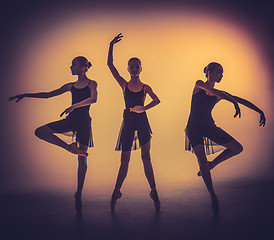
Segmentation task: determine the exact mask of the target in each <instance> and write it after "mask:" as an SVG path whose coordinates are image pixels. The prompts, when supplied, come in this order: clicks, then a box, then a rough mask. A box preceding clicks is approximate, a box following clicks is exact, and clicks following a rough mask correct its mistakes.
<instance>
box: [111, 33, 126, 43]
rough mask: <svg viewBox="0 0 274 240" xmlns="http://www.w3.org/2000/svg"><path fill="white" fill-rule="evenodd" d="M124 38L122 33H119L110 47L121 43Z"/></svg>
mask: <svg viewBox="0 0 274 240" xmlns="http://www.w3.org/2000/svg"><path fill="white" fill-rule="evenodd" d="M122 37H124V36H123V35H122V33H119V34H118V35H117V36H116V37H115V38H113V40H112V41H111V42H110V45H114V44H115V43H117V42H120V41H121V40H122Z"/></svg>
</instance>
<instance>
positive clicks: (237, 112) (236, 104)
mask: <svg viewBox="0 0 274 240" xmlns="http://www.w3.org/2000/svg"><path fill="white" fill-rule="evenodd" d="M234 107H235V110H236V113H235V115H234V117H237V116H238V115H239V118H240V117H241V110H240V107H239V105H238V103H234Z"/></svg>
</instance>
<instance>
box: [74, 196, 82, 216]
mask: <svg viewBox="0 0 274 240" xmlns="http://www.w3.org/2000/svg"><path fill="white" fill-rule="evenodd" d="M74 199H75V210H76V212H77V213H81V212H82V193H81V192H76V193H75V194H74Z"/></svg>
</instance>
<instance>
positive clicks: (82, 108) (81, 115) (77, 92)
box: [9, 56, 97, 210]
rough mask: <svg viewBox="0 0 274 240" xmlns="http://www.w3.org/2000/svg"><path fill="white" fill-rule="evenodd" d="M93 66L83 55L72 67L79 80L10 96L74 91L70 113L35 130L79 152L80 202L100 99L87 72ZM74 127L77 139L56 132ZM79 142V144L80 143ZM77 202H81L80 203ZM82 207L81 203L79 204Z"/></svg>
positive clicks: (22, 96)
mask: <svg viewBox="0 0 274 240" xmlns="http://www.w3.org/2000/svg"><path fill="white" fill-rule="evenodd" d="M90 67H91V63H90V62H89V61H88V60H87V59H86V58H85V57H82V56H79V57H76V58H74V59H73V61H72V65H71V67H70V69H71V73H72V75H77V76H78V80H77V81H76V82H70V83H67V84H65V85H63V86H62V87H60V88H58V89H56V90H53V91H51V92H41V93H25V94H20V95H16V96H14V97H11V98H10V99H9V100H13V99H17V101H16V102H19V101H20V100H22V99H23V98H25V97H31V98H51V97H54V96H58V95H61V94H63V93H65V92H69V91H70V92H71V94H72V105H71V106H70V107H68V108H67V109H66V110H65V111H64V112H62V113H61V116H62V115H63V114H68V116H67V117H66V118H65V119H63V120H60V121H56V122H51V123H48V124H46V125H44V126H41V127H39V128H37V129H36V130H35V135H36V136H37V137H38V138H40V139H42V140H45V141H46V142H49V143H52V144H54V145H57V146H59V147H62V148H64V149H65V150H67V151H69V152H71V153H73V154H76V155H78V164H79V165H78V184H77V191H76V193H75V200H76V203H77V202H78V203H80V201H81V196H82V189H83V185H84V181H85V175H86V171H87V155H88V154H87V150H88V146H90V147H92V146H93V141H92V132H91V118H90V116H89V108H90V104H92V103H95V102H96V101H97V83H96V82H95V81H93V80H90V79H89V78H88V77H87V76H86V72H87V71H88V69H89V68H90ZM69 131H73V132H74V133H75V134H76V143H72V144H67V143H66V142H64V141H63V140H61V139H60V138H59V137H57V136H56V135H54V133H64V132H69ZM77 143H78V146H77ZM76 205H77V204H76ZM77 206H78V209H77V210H80V209H79V208H81V206H79V205H77Z"/></svg>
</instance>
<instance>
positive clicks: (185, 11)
mask: <svg viewBox="0 0 274 240" xmlns="http://www.w3.org/2000/svg"><path fill="white" fill-rule="evenodd" d="M236 2H237V1H230V2H229V3H221V2H220V1H193V2H192V3H191V4H186V3H184V1H178V2H177V1H168V3H167V2H166V1H158V3H157V4H156V2H155V3H153V2H145V1H138V2H135V3H129V1H127V2H123V1H118V2H116V4H113V3H109V2H107V1H101V3H96V4H95V3H93V2H92V1H78V2H77V3H75V2H70V1H59V2H58V3H52V2H51V1H48V2H46V3H45V2H39V1H38V2H34V1H33V2H32V1H27V2H24V3H21V2H19V1H18V3H17V5H11V3H9V4H8V3H6V5H5V6H6V7H5V8H3V9H2V11H3V10H4V13H3V14H2V17H3V20H2V25H3V28H2V29H3V31H4V34H2V35H3V36H5V37H4V38H3V39H2V40H1V41H2V44H1V47H2V56H1V65H2V67H1V69H2V80H1V83H2V87H1V109H2V113H3V114H2V117H1V133H2V139H1V153H2V157H1V187H2V189H24V188H49V189H53V188H58V189H60V188H61V189H66V188H67V189H74V187H75V185H76V169H77V160H76V159H77V158H76V156H75V155H71V154H69V153H67V152H65V151H64V150H62V149H59V148H57V147H55V146H52V145H50V144H48V143H45V142H43V141H41V140H38V138H36V137H35V135H34V130H35V129H36V128H37V127H39V126H40V125H43V124H45V123H47V122H50V121H55V120H58V119H59V114H60V113H61V112H62V111H63V110H64V109H65V108H67V107H68V106H69V105H70V103H71V96H70V94H69V93H66V94H64V95H62V96H58V97H55V98H52V99H48V100H43V99H24V100H23V101H21V102H19V103H18V104H16V103H15V102H8V101H7V99H8V97H10V96H13V95H16V94H20V93H26V92H41V91H50V90H53V89H56V88H58V87H60V86H62V85H63V84H65V83H67V82H71V81H76V78H75V77H74V76H71V73H70V69H69V67H70V64H71V61H72V59H73V58H74V57H76V56H79V55H83V56H86V57H87V58H88V59H89V60H90V61H91V62H92V64H93V66H92V67H91V68H90V70H89V71H88V73H87V75H88V77H89V78H91V79H94V80H96V81H97V83H98V92H99V95H98V102H97V103H96V104H94V105H92V106H91V111H90V113H91V116H92V118H93V120H92V128H93V137H94V142H95V148H92V149H89V158H88V173H87V178H86V191H96V192H104V193H109V192H110V191H111V190H112V188H113V186H114V183H115V180H116V175H117V172H118V168H119V160H120V159H119V158H120V152H115V151H114V147H115V144H116V140H117V136H118V132H119V129H120V125H121V121H122V112H123V108H124V102H123V96H122V91H121V89H120V87H119V86H118V84H117V83H116V82H115V80H114V78H113V77H112V75H111V74H110V71H109V70H108V68H107V65H106V59H107V52H108V46H109V42H110V41H111V40H112V38H113V37H114V36H115V35H116V34H118V33H120V32H122V33H123V35H124V38H123V40H122V41H121V42H119V43H118V44H117V45H116V46H115V49H114V63H115V65H116V67H117V69H118V70H119V72H120V74H121V75H122V76H123V77H124V78H125V79H129V74H128V73H127V61H128V59H129V58H130V57H133V56H136V57H139V58H140V59H141V60H142V65H143V72H142V74H141V80H142V81H143V82H145V83H147V84H149V85H150V86H151V87H152V89H153V90H154V92H155V93H156V94H157V95H158V96H159V98H160V100H161V104H160V105H158V106H157V107H155V108H153V109H151V110H149V111H148V117H149V120H150V123H151V126H152V131H153V138H152V149H151V155H152V161H153V166H154V171H155V176H156V181H157V184H158V186H159V188H161V189H162V191H163V190H164V189H165V188H171V187H172V186H182V185H184V184H185V183H187V182H188V183H192V182H197V181H200V179H199V178H197V176H196V172H197V170H198V164H197V161H196V158H195V156H194V155H193V154H192V153H190V152H185V151H184V128H185V125H186V122H187V119H188V114H189V110H190V101H191V93H192V89H193V86H194V83H195V81H196V80H198V79H205V78H204V75H203V68H204V67H205V66H206V65H207V64H208V63H209V62H211V61H217V62H220V63H221V64H222V65H223V67H224V77H223V80H222V82H221V83H220V84H217V85H216V88H218V89H222V90H226V91H228V92H229V93H231V94H234V95H237V96H240V97H243V98H245V99H248V100H250V101H251V102H253V103H254V104H255V105H257V106H258V107H260V108H261V109H262V110H263V111H264V112H265V114H266V117H267V124H266V127H265V128H262V127H259V124H258V123H259V114H257V113H256V112H254V111H251V110H249V109H247V108H245V107H242V108H241V110H242V118H241V119H238V118H237V119H234V118H233V115H234V108H233V105H232V104H230V103H228V102H225V101H222V102H220V103H219V104H218V105H217V106H216V107H215V109H214V111H213V117H214V119H215V120H216V123H217V125H219V126H220V127H222V128H223V129H225V130H226V131H227V132H229V133H230V134H231V135H232V136H234V137H235V138H236V139H237V140H238V141H240V142H241V143H242V145H243V146H244V152H243V153H242V154H241V155H239V156H237V157H234V158H233V160H230V161H228V162H226V163H224V164H222V165H221V166H219V167H218V168H216V170H214V180H215V181H218V180H221V179H224V178H229V179H233V178H241V177H244V178H249V177H251V178H253V177H254V178H255V177H269V176H270V177H272V176H273V173H272V171H270V169H271V168H273V166H274V165H273V149H272V146H273V125H272V124H273V107H272V105H273V100H271V99H272V96H273V79H272V78H273V69H271V67H273V63H272V62H273V45H272V42H273V30H272V29H271V27H272V26H271V20H273V19H272V18H271V16H270V15H271V10H270V9H269V8H268V6H270V5H267V3H268V2H267V1H265V2H266V3H265V5H264V4H259V3H256V2H249V5H245V4H244V2H242V3H238V2H237V3H236ZM13 4H14V2H13ZM149 101H150V99H149V96H148V97H147V102H149ZM211 158H212V156H211V157H210V159H211ZM124 188H126V189H127V191H132V192H136V191H140V190H141V191H143V190H144V189H145V191H147V188H148V185H147V182H146V179H145V176H144V173H143V167H142V162H141V159H140V151H136V152H132V158H131V163H130V169H129V173H128V177H127V179H126V182H125V186H124ZM88 189H89V190H88Z"/></svg>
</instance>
